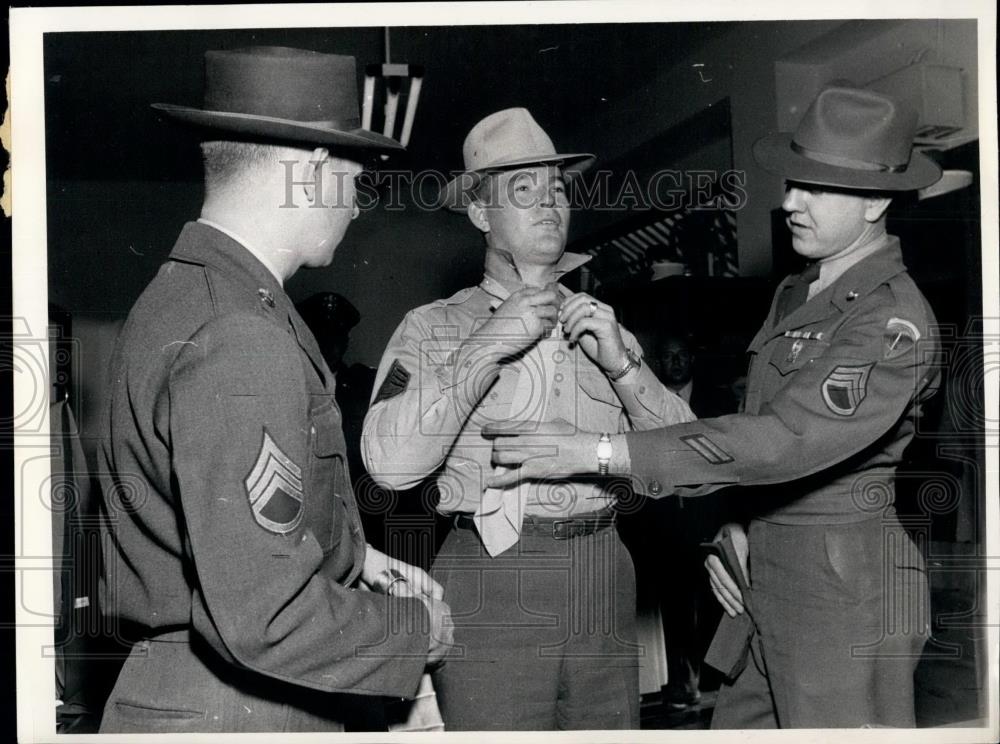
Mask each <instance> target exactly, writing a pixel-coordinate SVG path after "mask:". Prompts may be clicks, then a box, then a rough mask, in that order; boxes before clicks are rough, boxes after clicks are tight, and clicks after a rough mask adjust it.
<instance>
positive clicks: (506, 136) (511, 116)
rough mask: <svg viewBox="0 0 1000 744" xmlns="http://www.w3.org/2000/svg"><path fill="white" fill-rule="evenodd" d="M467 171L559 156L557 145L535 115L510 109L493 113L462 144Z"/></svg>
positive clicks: (474, 128) (525, 110)
mask: <svg viewBox="0 0 1000 744" xmlns="http://www.w3.org/2000/svg"><path fill="white" fill-rule="evenodd" d="M462 156H463V158H464V159H465V169H466V170H467V171H476V170H482V169H485V168H489V167H490V166H492V165H497V164H501V163H509V162H516V161H522V160H530V159H531V158H539V159H547V158H552V157H555V156H556V148H555V145H554V144H552V140H551V138H550V137H549V135H547V134H546V133H545V130H544V129H542V128H541V127H540V126H539V125H538V122H536V121H535V119H534V117H532V115H531V113H530V112H529V111H528V110H527V109H524V108H509V109H504V110H503V111H497V112H496V113H495V114H490V115H489V116H487V117H486V118H485V119H483V120H482V121H480V122H479V123H478V124H476V126H474V127H473V128H472V130H471V131H470V132H469V134H468V136H467V137H466V138H465V142H464V143H463V145H462Z"/></svg>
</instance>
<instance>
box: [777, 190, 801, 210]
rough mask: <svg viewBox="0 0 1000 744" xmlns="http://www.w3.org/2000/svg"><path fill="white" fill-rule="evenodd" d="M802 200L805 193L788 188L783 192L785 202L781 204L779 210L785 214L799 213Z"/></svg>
mask: <svg viewBox="0 0 1000 744" xmlns="http://www.w3.org/2000/svg"><path fill="white" fill-rule="evenodd" d="M804 198H805V191H803V190H802V189H800V188H796V187H795V186H789V187H788V189H787V190H786V191H785V200H784V201H783V202H781V208H782V209H784V210H785V211H786V212H801V211H802V204H803V200H804Z"/></svg>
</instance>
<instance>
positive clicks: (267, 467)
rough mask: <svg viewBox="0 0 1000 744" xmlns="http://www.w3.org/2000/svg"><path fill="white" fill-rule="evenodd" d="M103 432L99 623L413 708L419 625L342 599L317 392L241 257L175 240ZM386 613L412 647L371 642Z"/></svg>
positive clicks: (343, 525) (287, 305) (352, 564)
mask: <svg viewBox="0 0 1000 744" xmlns="http://www.w3.org/2000/svg"><path fill="white" fill-rule="evenodd" d="M103 425H104V431H103V433H104V442H103V452H102V460H103V462H102V474H101V477H100V480H101V484H102V487H103V488H102V490H103V512H102V518H103V531H104V551H105V575H104V576H103V581H102V593H103V601H102V606H103V607H105V608H108V610H107V611H108V612H110V613H112V614H115V615H117V617H118V618H119V619H120V620H123V621H127V622H128V623H129V624H133V625H135V626H138V628H139V629H140V634H144V635H147V636H155V635H157V634H160V633H166V632H172V631H176V630H183V629H188V630H190V632H191V634H192V635H196V636H200V637H201V638H202V639H203V640H204V641H206V642H207V643H208V645H209V646H210V647H211V648H212V649H213V650H214V651H215V652H216V653H217V654H218V655H219V656H220V657H222V659H224V660H226V661H227V662H228V663H230V664H232V665H234V666H235V667H237V668H240V669H243V670H246V671H249V672H251V673H254V674H256V675H263V676H264V677H263V678H265V679H266V678H272V679H275V680H283V681H285V682H289V683H292V684H296V685H301V686H304V687H308V688H312V689H315V690H324V691H333V692H351V693H363V694H379V695H393V696H409V695H412V694H413V693H414V692H415V690H416V688H417V685H418V682H419V679H420V675H421V673H422V670H423V667H424V664H425V661H426V655H427V649H428V642H429V639H428V636H427V633H426V632H425V631H421V630H419V628H425V627H426V626H427V614H426V610H424V608H423V606H422V603H420V602H419V600H415V599H408V598H396V597H393V598H388V597H386V596H385V595H381V594H373V593H371V592H367V591H361V590H356V589H354V588H352V584H354V583H355V580H356V579H357V577H358V575H359V573H360V571H361V567H362V563H363V559H364V550H365V542H364V535H363V533H362V531H361V527H360V524H359V520H358V513H357V506H356V504H355V500H354V495H353V493H352V491H351V483H350V479H349V477H348V473H347V470H346V464H345V463H346V456H345V449H346V448H345V444H344V437H343V433H342V431H341V418H340V412H339V410H338V408H337V406H336V404H335V402H334V379H333V376H332V374H331V373H330V370H329V369H328V367H327V365H326V363H325V362H324V361H323V359H322V357H321V355H320V352H319V349H318V347H317V344H316V341H315V339H314V338H313V336H312V334H311V333H310V331H309V330H308V329H307V328H306V325H305V323H304V322H303V321H302V319H301V318H300V317H299V316H298V314H297V312H296V311H295V309H294V308H293V306H292V303H291V301H290V300H289V298H288V296H287V295H286V294H285V292H284V291H283V290H282V288H281V286H280V285H279V284H278V282H277V281H276V280H275V278H274V277H273V276H272V275H271V274H270V272H269V271H268V270H267V269H266V268H265V267H264V265H263V264H261V263H260V262H259V261H258V260H257V259H256V258H254V257H253V256H252V254H251V253H250V252H249V251H247V250H246V249H245V248H243V247H242V246H241V245H239V244H238V243H236V242H235V241H233V240H231V239H230V238H228V237H227V236H225V235H223V234H222V233H220V232H219V231H217V230H215V229H214V228H211V227H208V226H206V225H202V224H198V223H189V224H188V225H186V226H185V228H184V230H183V232H182V233H181V235H180V237H179V238H178V240H177V244H176V245H175V247H174V250H173V252H172V253H171V254H170V257H169V259H168V260H167V262H166V263H165V264H164V265H163V266H162V267H161V269H160V271H159V273H158V274H157V276H156V278H155V279H153V281H152V282H151V283H150V285H149V286H148V287H147V288H146V290H145V291H144V292H143V294H142V296H141V297H140V298H139V300H138V302H137V303H136V304H135V307H134V308H133V309H132V311H131V313H130V314H129V318H128V321H127V322H126V324H125V327H124V329H123V331H122V334H121V337H120V338H119V340H118V344H117V347H116V350H115V354H114V357H113V360H112V363H111V383H110V391H109V403H108V408H107V410H106V413H105V418H104V421H103ZM393 614H397V615H398V614H403V615H405V616H407V617H410V618H411V620H412V621H413V622H411V623H410V625H411V626H413V625H415V626H416V627H417V628H418V630H412V629H411V630H409V631H408V632H399V631H398V628H397V632H394V633H389V632H388V631H387V628H389V627H390V623H389V622H388V620H389V616H390V615H393ZM396 625H398V623H396Z"/></svg>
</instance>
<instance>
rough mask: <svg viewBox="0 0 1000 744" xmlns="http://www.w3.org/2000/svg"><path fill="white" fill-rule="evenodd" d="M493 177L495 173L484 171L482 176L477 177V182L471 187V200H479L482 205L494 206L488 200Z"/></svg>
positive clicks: (491, 189)
mask: <svg viewBox="0 0 1000 744" xmlns="http://www.w3.org/2000/svg"><path fill="white" fill-rule="evenodd" d="M495 178H496V174H495V173H484V174H483V177H482V178H480V179H479V183H477V184H476V186H475V188H473V189H472V201H474V202H479V203H480V204H482V205H483V206H495V205H492V204H491V202H490V198H491V194H492V192H493V181H494V179H495Z"/></svg>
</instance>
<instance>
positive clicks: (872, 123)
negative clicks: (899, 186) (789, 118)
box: [792, 87, 917, 169]
mask: <svg viewBox="0 0 1000 744" xmlns="http://www.w3.org/2000/svg"><path fill="white" fill-rule="evenodd" d="M916 128H917V114H916V112H915V111H913V110H912V109H909V108H908V107H906V106H904V105H902V104H901V103H899V102H898V101H895V100H894V99H892V98H890V97H889V96H887V95H885V94H883V93H878V92H875V91H872V90H864V89H861V88H847V87H829V88H826V89H824V90H823V91H821V92H820V94H819V95H818V96H817V97H816V100H815V101H813V103H812V105H811V106H810V107H809V109H808V110H807V111H806V113H805V115H804V116H803V117H802V121H801V122H800V123H799V126H798V128H797V129H796V131H795V135H794V137H793V139H792V146H793V148H794V149H796V150H798V151H800V152H801V151H804V153H803V154H806V155H807V156H809V155H812V156H814V157H815V156H826V157H828V158H836V159H839V160H841V161H844V164H845V165H847V166H848V167H850V166H851V165H853V166H854V167H858V168H864V167H866V166H880V167H885V168H889V169H899V168H905V167H906V165H907V163H908V162H909V160H910V148H911V145H912V143H913V136H914V134H915V133H916Z"/></svg>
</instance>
